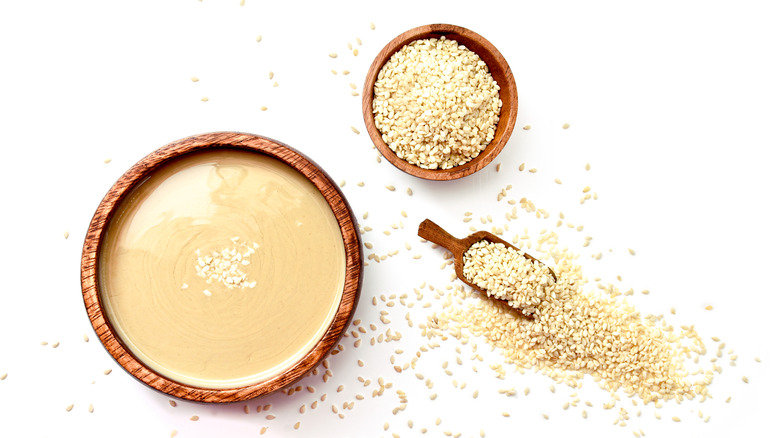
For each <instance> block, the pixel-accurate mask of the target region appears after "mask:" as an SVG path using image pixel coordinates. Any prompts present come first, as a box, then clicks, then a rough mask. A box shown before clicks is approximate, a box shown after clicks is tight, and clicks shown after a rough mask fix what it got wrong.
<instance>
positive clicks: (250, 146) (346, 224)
mask: <svg viewBox="0 0 780 438" xmlns="http://www.w3.org/2000/svg"><path fill="white" fill-rule="evenodd" d="M215 148H230V149H238V150H245V151H251V152H255V153H258V154H264V155H266V156H271V157H274V158H276V159H278V160H280V161H282V162H283V163H286V164H287V165H289V166H290V167H292V168H293V169H295V170H296V171H298V172H300V173H301V174H302V175H303V176H305V178H306V179H308V180H309V181H311V182H312V183H313V184H314V186H315V187H316V188H317V189H318V190H319V191H320V193H321V194H322V195H323V196H324V198H325V200H326V202H327V204H328V205H329V206H330V207H331V209H332V211H333V214H334V216H335V218H336V222H337V223H338V227H339V228H340V231H341V236H342V238H343V243H344V248H345V251H346V254H345V256H346V257H345V259H346V273H345V277H344V278H345V280H344V289H343V293H342V294H341V298H340V302H339V303H338V307H337V309H336V312H335V317H334V318H333V320H332V321H331V323H330V325H329V326H327V328H326V329H325V334H324V335H323V337H322V338H321V339H320V340H319V342H318V343H316V345H315V346H314V348H313V349H312V350H310V351H309V352H308V353H307V354H305V355H304V356H303V357H302V358H301V359H300V360H298V361H297V362H296V363H294V365H292V366H291V367H289V368H287V369H286V370H283V371H280V372H278V373H277V374H274V375H272V376H271V377H269V378H267V379H265V380H263V381H260V382H258V383H254V384H248V385H246V386H243V387H236V388H226V389H225V388H222V389H213V388H202V387H195V386H190V385H187V384H183V383H180V382H178V381H174V380H172V379H170V378H166V377H164V376H163V375H161V374H159V373H157V372H155V371H154V370H153V369H152V368H150V367H149V366H147V365H146V364H144V363H143V362H142V361H141V360H139V359H138V358H137V357H136V356H134V355H133V354H132V353H131V351H130V349H129V348H128V347H127V346H126V345H124V343H123V341H122V339H121V338H120V337H119V336H118V335H117V331H116V330H115V327H113V326H112V322H111V321H110V318H109V317H108V315H107V314H106V311H105V308H104V305H103V303H102V302H101V295H100V287H101V278H100V276H99V275H98V272H99V270H98V263H99V262H100V257H99V256H100V254H99V253H100V248H101V243H102V242H103V240H104V238H105V235H106V231H107V229H108V225H109V223H110V222H111V220H112V218H113V217H114V215H115V213H116V211H117V208H118V206H119V204H120V203H121V201H122V200H123V199H125V198H126V196H127V195H128V194H130V192H131V191H132V190H133V189H134V188H135V187H137V186H138V185H140V183H142V182H143V181H144V180H146V179H147V178H148V177H149V176H150V175H151V174H152V173H154V172H155V170H156V169H158V168H159V167H160V166H162V165H164V164H166V163H168V162H170V161H171V160H174V159H176V158H179V157H181V156H183V155H185V154H189V153H193V152H197V151H207V150H214V149H215ZM362 266H363V255H362V250H361V244H360V234H359V232H358V222H357V220H356V218H355V216H354V214H353V213H352V210H351V209H350V207H349V205H348V204H347V201H346V199H345V198H344V195H343V194H342V193H341V191H340V190H339V188H338V185H337V184H336V183H334V182H333V180H332V179H331V178H330V177H329V176H328V175H327V174H326V173H325V171H323V170H322V169H321V168H320V167H318V166H317V165H316V164H315V163H313V162H312V161H311V160H310V159H308V158H307V157H306V156H304V155H303V154H301V153H300V152H297V151H296V150H294V149H292V148H290V147H288V146H286V145H284V144H282V143H279V142H276V141H274V140H271V139H268V138H264V137H260V136H256V135H251V134H243V133H232V132H218V133H210V134H203V135H197V136H193V137H189V138H185V139H182V140H179V141H176V142H173V143H170V144H168V145H166V146H164V147H162V148H160V149H158V150H156V151H154V152H152V153H151V154H149V155H147V156H146V157H145V158H143V159H142V160H141V161H139V162H138V163H137V164H135V165H134V166H133V167H131V168H130V169H129V170H128V171H127V172H125V174H124V175H122V176H121V177H120V178H119V180H117V182H116V183H115V184H114V185H113V187H111V189H110V190H109V191H108V193H107V194H106V196H105V197H104V198H103V200H102V202H101V203H100V205H99V206H98V208H97V211H96V212H95V215H94V217H93V218H92V221H91V223H90V225H89V230H88V232H87V236H86V239H85V241H84V248H83V253H82V257H81V286H82V292H83V298H84V304H85V306H86V310H87V314H88V316H89V319H90V321H91V322H92V326H93V327H94V329H95V332H96V334H97V336H98V337H99V338H100V341H101V342H102V343H103V345H104V346H105V348H106V350H108V352H109V353H110V354H111V356H113V358H114V359H115V360H116V361H117V362H118V363H119V364H120V365H121V366H122V367H123V368H124V369H125V370H127V371H128V372H129V373H130V374H131V375H133V376H134V377H135V378H136V379H138V380H140V381H141V382H143V383H145V384H146V385H148V386H150V387H152V388H154V389H156V390H159V391H162V392H163V393H166V394H169V395H171V396H174V397H178V398H182V399H187V400H193V401H199V402H218V403H222V402H236V401H242V400H248V399H251V398H255V397H258V396H262V395H265V394H268V393H271V392H273V391H275V390H277V389H279V388H282V387H284V386H286V385H289V384H290V383H292V382H294V381H296V380H297V379H299V378H301V377H302V376H304V375H305V374H306V373H308V372H309V371H310V370H311V369H312V368H314V367H315V366H316V365H317V364H318V363H319V362H320V361H321V360H322V359H324V358H325V357H326V356H327V355H328V354H329V353H330V351H331V350H332V349H333V347H334V346H335V345H336V343H337V342H338V340H339V338H340V337H341V335H342V333H343V332H344V330H345V329H346V327H347V326H348V324H349V322H350V320H351V319H352V315H353V313H354V310H355V308H356V306H357V302H358V298H359V295H360V287H361V284H362V276H363V270H362Z"/></svg>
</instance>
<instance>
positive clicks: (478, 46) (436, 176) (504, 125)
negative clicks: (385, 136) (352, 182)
mask: <svg viewBox="0 0 780 438" xmlns="http://www.w3.org/2000/svg"><path fill="white" fill-rule="evenodd" d="M442 36H443V37H445V38H447V39H452V40H455V41H457V42H458V43H459V44H462V45H464V46H466V47H467V48H468V49H469V50H471V51H472V52H474V53H476V54H477V55H479V57H480V58H482V60H483V61H485V64H487V66H488V69H489V70H490V74H491V75H492V76H493V79H494V80H495V81H496V83H497V84H498V86H499V87H500V90H499V93H498V95H499V98H500V99H501V102H502V108H501V114H500V116H499V121H498V126H497V127H496V133H495V137H494V138H493V140H492V141H491V142H490V143H489V144H488V145H487V147H485V150H483V151H482V152H481V153H480V154H479V155H478V156H477V157H475V158H474V159H472V160H471V161H469V162H467V163H465V164H462V165H460V166H456V167H453V168H450V169H423V168H421V167H419V166H415V165H414V164H411V163H409V162H408V161H406V160H404V159H402V158H399V157H398V155H396V154H395V152H393V150H392V149H390V147H388V145H387V144H386V143H385V142H384V140H382V134H381V133H380V132H379V129H377V127H376V124H375V123H374V112H373V101H374V82H376V79H377V77H378V76H379V71H380V70H382V67H384V65H385V63H387V61H388V60H389V59H390V57H391V56H393V54H394V53H395V52H397V51H398V50H400V49H401V48H403V47H404V46H405V45H406V44H409V43H410V42H412V41H415V40H419V39H427V38H440V37H442ZM363 120H364V121H365V123H366V129H367V130H368V135H369V136H370V137H371V140H372V141H373V142H374V145H376V147H377V149H379V152H380V153H382V155H383V156H384V157H385V158H386V159H387V160H388V161H389V162H391V163H392V164H393V165H394V166H395V167H397V168H399V169H401V170H402V171H404V172H406V173H408V174H410V175H414V176H416V177H419V178H423V179H428V180H436V181H446V180H453V179H458V178H462V177H464V176H467V175H471V174H472V173H474V172H476V171H478V170H480V169H482V168H483V167H485V166H487V165H488V164H489V163H490V162H491V161H492V160H493V159H494V158H496V156H497V155H498V154H499V152H501V150H502V149H503V148H504V146H505V145H506V143H507V141H509V137H510V136H511V134H512V130H513V129H514V127H515V121H516V120H517V85H516V84H515V77H514V75H512V70H511V69H510V68H509V64H507V62H506V59H504V57H503V56H502V55H501V53H500V52H499V51H498V49H496V47H495V46H493V44H491V43H490V42H489V41H488V40H486V39H485V38H483V37H482V36H481V35H479V34H477V33H475V32H473V31H471V30H469V29H466V28H463V27H460V26H455V25H451V24H429V25H426V26H420V27H416V28H414V29H411V30H408V31H406V32H404V33H402V34H401V35H398V36H397V37H395V38H394V39H393V40H392V41H390V42H389V43H387V45H386V46H385V47H384V48H383V49H382V50H381V51H380V52H379V54H378V55H377V56H376V58H375V59H374V62H373V63H372V64H371V67H370V68H369V69H368V74H367V75H366V81H365V84H364V85H363Z"/></svg>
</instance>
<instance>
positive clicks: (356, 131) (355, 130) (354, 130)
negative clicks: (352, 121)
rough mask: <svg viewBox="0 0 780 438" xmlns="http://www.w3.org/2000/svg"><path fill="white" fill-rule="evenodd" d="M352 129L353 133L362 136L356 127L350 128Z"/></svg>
mask: <svg viewBox="0 0 780 438" xmlns="http://www.w3.org/2000/svg"><path fill="white" fill-rule="evenodd" d="M350 129H352V132H354V133H355V134H360V131H358V129H357V128H355V127H354V126H350Z"/></svg>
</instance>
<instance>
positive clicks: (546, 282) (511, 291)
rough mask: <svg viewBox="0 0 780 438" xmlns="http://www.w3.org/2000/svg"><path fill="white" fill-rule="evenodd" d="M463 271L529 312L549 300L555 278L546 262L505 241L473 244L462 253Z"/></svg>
mask: <svg viewBox="0 0 780 438" xmlns="http://www.w3.org/2000/svg"><path fill="white" fill-rule="evenodd" d="M463 274H464V275H465V277H466V278H467V279H468V280H469V281H470V282H472V283H474V284H475V285H477V286H479V287H481V288H482V289H485V290H486V291H487V293H488V294H489V295H490V296H492V297H495V298H498V299H500V300H504V301H507V302H508V303H509V305H510V306H512V307H514V308H516V309H518V310H520V311H521V312H522V313H523V314H526V315H530V314H533V309H534V308H535V307H537V306H539V305H540V304H541V303H542V300H547V298H548V297H547V295H548V294H549V293H550V292H551V288H550V287H549V286H550V284H552V283H553V282H554V280H553V278H552V276H551V275H550V271H549V270H548V269H547V267H546V266H544V265H543V264H541V263H539V262H535V261H531V260H528V259H526V258H525V256H524V255H523V253H522V252H520V251H516V250H514V249H512V248H508V247H506V246H505V245H504V244H502V243H491V242H488V241H486V240H480V241H479V242H477V243H475V244H473V245H471V247H470V248H469V249H468V250H467V251H466V253H465V254H464V255H463Z"/></svg>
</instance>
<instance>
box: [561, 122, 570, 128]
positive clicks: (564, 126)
mask: <svg viewBox="0 0 780 438" xmlns="http://www.w3.org/2000/svg"><path fill="white" fill-rule="evenodd" d="M569 126H571V125H569V124H568V123H564V124H563V126H561V128H563V129H569Z"/></svg>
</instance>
